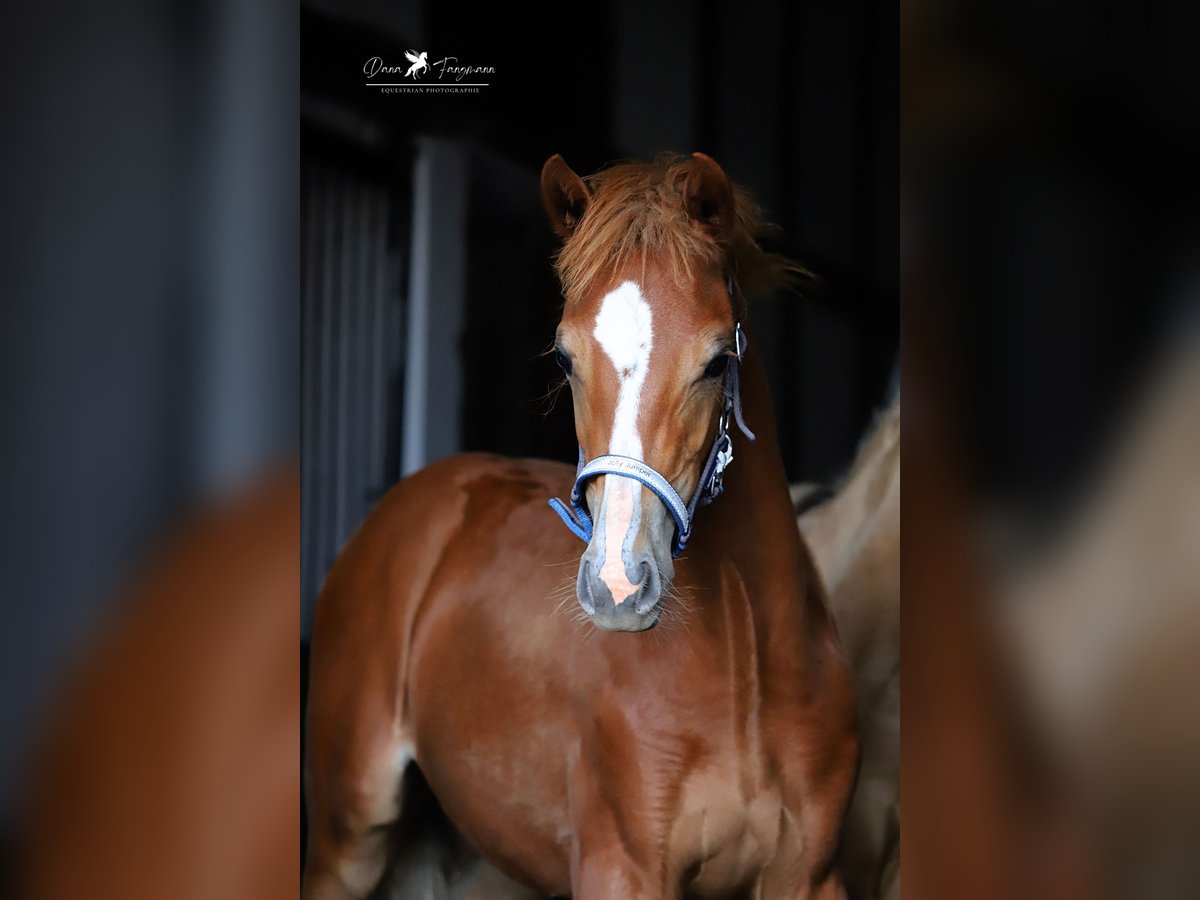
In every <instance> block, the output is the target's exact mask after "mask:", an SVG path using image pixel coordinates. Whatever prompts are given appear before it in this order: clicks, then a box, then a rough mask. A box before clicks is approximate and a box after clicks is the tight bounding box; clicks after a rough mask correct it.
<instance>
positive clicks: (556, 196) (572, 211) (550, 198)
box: [542, 153, 592, 241]
mask: <svg viewBox="0 0 1200 900" xmlns="http://www.w3.org/2000/svg"><path fill="white" fill-rule="evenodd" d="M591 199H592V195H591V192H590V191H588V189H587V185H586V184H584V183H583V179H582V178H580V177H579V176H578V175H576V174H575V172H574V170H572V168H571V167H570V166H568V165H567V161H566V160H565V159H563V158H562V157H561V156H560V155H559V154H557V153H555V154H554V155H553V156H552V157H550V158H549V159H548V160H546V164H545V165H544V166H542V205H543V206H545V207H546V215H547V216H548V217H549V218H550V224H551V225H552V226H554V230H555V231H557V232H558V236H559V237H561V238H562V239H563V240H564V241H565V240H566V239H567V238H569V237H570V236H571V235H572V234H574V233H575V229H576V228H577V227H578V225H579V221H580V220H581V219H582V218H583V214H584V212H585V211H586V210H587V205H588V201H589V200H591Z"/></svg>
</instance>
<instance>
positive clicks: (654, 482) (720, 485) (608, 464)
mask: <svg viewBox="0 0 1200 900" xmlns="http://www.w3.org/2000/svg"><path fill="white" fill-rule="evenodd" d="M726 287H727V288H728V290H729V296H730V299H732V298H733V278H732V276H731V277H729V278H728V279H727V281H726ZM733 335H734V349H735V354H734V356H733V357H731V358H730V360H729V363H728V364H727V365H726V367H725V382H724V385H723V390H722V398H721V418H720V419H719V420H718V422H717V436H716V437H715V438H714V439H713V444H712V449H711V450H709V452H708V460H707V462H705V464H704V468H703V469H701V470H700V481H699V483H698V485H697V487H696V491H695V493H693V494H692V499H691V501H690V502H688V503H684V501H683V498H682V497H680V496H679V492H678V491H676V490H675V488H673V487H672V486H671V482H669V481H668V480H667V479H666V478H664V477H663V476H662V475H661V474H659V473H658V472H657V471H656V470H655V469H654V468H653V467H651V466H649V465H647V464H646V463H644V462H642V461H641V460H640V459H634V458H632V457H629V456H618V455H616V454H612V453H609V454H605V455H604V456H597V457H596V458H595V459H593V460H592V461H591V462H587V463H585V462H584V458H583V447H580V448H579V465H578V467H577V468H576V470H575V485H574V487H572V488H571V507H570V508H568V507H567V505H566V504H565V503H563V502H562V501H561V500H559V499H558V498H557V497H555V498H553V499H552V500H550V501H549V504H550V508H551V509H553V510H554V511H555V512H556V513H558V515H559V518H561V519H562V520H563V524H564V525H566V526H567V528H569V529H571V531H572V532H573V533H574V534H575V535H576V536H577V537H578V538H579V539H580V540H581V541H584V542H585V543H588V542H590V541H591V540H592V517H591V514H590V513H589V512H588V508H587V505H586V504H585V503H584V499H583V488H584V485H585V484H586V482H587V481H589V480H590V479H592V478H595V477H596V476H598V475H619V476H621V477H623V478H632V479H633V480H634V481H638V482H641V483H642V484H644V485H645V486H646V487H648V488H650V490H652V491H653V492H654V493H655V494H657V495H658V498H659V499H660V500H662V502H663V504H664V505H665V506H666V507H667V510H668V512H670V513H671V518H672V519H674V520H675V543H674V546H673V547H672V551H671V555H672V556H673V557H674V556H679V554H680V553H682V552H683V548H684V547H686V546H687V543H688V540H689V539H690V538H691V536H692V519H693V517H694V516H695V514H696V508H697V507H699V506H707V505H708V504H710V503H712V502H713V501H714V500H716V499H717V498H718V497H719V496H721V492H722V491H723V490H724V489H725V478H724V476H725V469H726V468H728V466H729V464H730V463H731V462H733V439H732V438H731V437H730V436H729V423H730V420H731V418H732V420H733V421H735V422H736V423H737V426H738V428H740V429H741V431H742V434H744V435H746V437H747V438H748V439H749V440H751V441H753V440H754V432H753V431H751V430H750V429H749V428H747V427H746V422H745V421H744V420H743V419H742V395H741V390H740V386H739V382H738V364H739V363H741V361H742V355H743V354H744V353H745V352H746V335H745V333H744V332H743V331H742V325H741V323H740V322H739V323H737V324H736V325H735V326H734V332H733Z"/></svg>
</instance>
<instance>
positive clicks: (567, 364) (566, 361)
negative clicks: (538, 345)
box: [554, 347, 571, 375]
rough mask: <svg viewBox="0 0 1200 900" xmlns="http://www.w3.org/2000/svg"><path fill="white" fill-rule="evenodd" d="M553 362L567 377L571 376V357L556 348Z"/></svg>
mask: <svg viewBox="0 0 1200 900" xmlns="http://www.w3.org/2000/svg"><path fill="white" fill-rule="evenodd" d="M554 361H555V362H556V363H558V367H559V368H560V369H562V370H563V371H564V372H565V373H567V374H568V375H570V374H571V357H569V356H567V354H565V353H563V352H562V351H561V350H559V349H558V348H557V347H555V348H554Z"/></svg>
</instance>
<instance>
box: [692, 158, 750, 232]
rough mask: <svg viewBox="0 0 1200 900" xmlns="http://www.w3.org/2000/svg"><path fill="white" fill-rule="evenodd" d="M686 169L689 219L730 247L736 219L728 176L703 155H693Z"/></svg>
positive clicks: (714, 162)
mask: <svg viewBox="0 0 1200 900" xmlns="http://www.w3.org/2000/svg"><path fill="white" fill-rule="evenodd" d="M689 169H690V171H689V172H688V176H687V181H686V182H684V186H683V196H684V203H685V204H686V205H687V214H688V216H689V217H690V218H691V220H692V221H693V222H695V223H696V224H697V225H699V226H700V227H701V228H702V229H704V230H705V231H707V232H708V233H709V234H710V235H712V236H713V237H714V238H716V240H717V242H718V243H721V244H729V243H730V242H731V241H732V240H733V231H734V226H735V224H736V220H737V206H736V203H735V201H734V197H733V184H732V182H730V180H729V176H728V175H726V174H725V170H724V169H722V168H721V167H720V166H719V165H717V161H716V160H715V159H713V158H712V157H711V156H708V155H706V154H704V153H693V154H692V162H691V165H690V166H689Z"/></svg>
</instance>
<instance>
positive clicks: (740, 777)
mask: <svg viewBox="0 0 1200 900" xmlns="http://www.w3.org/2000/svg"><path fill="white" fill-rule="evenodd" d="M542 192H543V199H544V202H545V206H546V209H547V212H548V213H549V215H550V218H551V221H552V224H553V225H554V227H555V228H556V230H557V231H558V232H559V234H560V235H561V236H562V237H563V238H564V242H565V243H564V247H563V250H562V252H561V254H560V256H559V258H558V263H557V268H558V271H559V274H560V277H561V278H562V281H563V285H564V291H565V294H566V305H565V308H564V311H563V316H562V321H561V324H560V325H559V328H558V334H557V339H556V348H557V351H556V352H557V355H558V358H559V361H560V364H561V365H562V366H563V368H564V370H565V371H566V373H567V378H568V380H569V382H570V386H571V390H572V396H573V400H574V408H575V423H576V429H577V433H578V437H579V443H580V447H581V455H582V456H584V457H586V458H587V459H589V460H592V459H595V458H597V457H600V456H602V455H605V454H619V455H621V456H624V457H629V458H632V459H633V460H634V461H635V462H636V463H637V464H638V465H640V466H642V467H644V468H647V469H653V470H656V471H657V472H658V473H662V474H663V476H664V477H665V479H666V480H667V481H669V483H670V487H671V490H672V491H673V492H677V494H678V496H680V497H684V498H686V497H691V496H693V494H694V493H695V492H696V491H697V490H699V489H700V488H702V487H704V485H702V483H701V482H702V481H703V480H704V479H702V478H701V469H702V468H703V467H704V466H705V459H706V457H708V456H709V453H710V447H713V446H715V445H714V440H715V439H717V438H718V437H719V436H720V434H722V433H723V431H722V429H723V425H724V422H725V419H726V415H723V410H724V412H725V413H728V407H727V406H726V407H723V399H722V398H723V397H728V396H729V393H728V390H729V379H730V376H731V374H732V373H735V372H736V371H737V369H736V368H734V367H735V365H736V364H735V362H734V359H735V358H739V357H741V356H742V354H741V353H740V352H739V351H740V350H741V345H740V342H738V340H737V333H738V327H737V326H738V325H739V324H742V325H744V324H745V316H746V310H745V307H744V302H743V295H744V292H746V291H749V290H752V289H753V288H755V287H756V286H764V285H770V284H772V283H778V282H779V281H780V279H781V277H782V275H783V274H784V272H785V269H786V266H785V265H784V264H783V263H782V261H781V260H780V259H779V258H777V257H774V256H772V255H770V254H767V253H764V252H763V251H762V250H761V249H760V248H759V247H758V245H757V243H756V240H755V238H756V234H757V232H758V230H759V227H760V225H759V218H758V213H757V209H756V208H755V206H754V205H753V203H752V201H750V199H749V198H748V196H747V195H746V194H745V193H743V192H742V191H741V190H739V189H736V188H734V186H733V185H732V184H731V182H730V181H729V179H728V178H727V177H726V175H725V173H724V172H723V171H722V170H721V168H720V167H719V166H718V165H717V164H716V163H715V162H714V161H713V160H711V159H709V158H708V157H706V156H703V155H702V154H695V155H693V156H692V157H664V158H660V159H659V160H656V161H655V162H653V163H629V164H622V165H619V166H615V167H613V168H610V169H608V170H606V171H603V172H601V173H598V174H597V175H594V176H592V177H591V178H590V179H588V181H587V182H585V181H584V180H583V179H581V178H580V177H579V176H577V175H576V174H575V173H574V172H573V171H571V169H570V168H568V167H567V165H566V163H565V162H563V160H562V158H561V157H558V156H555V157H552V158H551V159H550V160H549V161H548V162H547V164H546V166H545V168H544V170H543V173H542ZM497 302H502V301H501V300H500V299H499V298H498V299H497ZM752 340H753V338H751V344H750V349H749V351H748V352H746V353H745V354H744V359H743V360H742V365H741V373H742V374H741V401H742V406H743V407H744V413H745V420H746V421H747V422H748V423H749V424H750V425H751V427H752V428H753V430H754V431H755V432H757V441H755V442H754V443H750V442H749V441H746V440H740V439H739V441H738V444H737V448H736V451H737V452H736V455H737V461H736V463H735V464H734V465H733V466H732V467H731V468H730V469H729V472H728V473H727V475H726V477H725V491H724V495H723V496H721V497H720V498H719V499H718V500H716V502H714V503H713V504H712V505H711V506H708V507H705V508H703V509H701V510H700V511H699V512H698V513H697V515H696V516H695V520H694V523H695V528H694V532H692V533H691V534H690V539H691V541H690V544H689V546H688V547H687V550H686V552H685V553H684V554H682V555H680V556H679V557H678V558H673V550H675V549H678V543H679V540H680V538H681V537H682V536H683V535H682V530H681V529H678V528H677V525H676V520H675V518H673V516H672V514H670V513H669V512H668V509H667V506H666V504H665V503H664V502H663V501H662V500H661V499H660V497H659V495H658V494H656V493H655V492H653V491H652V490H650V489H649V488H648V487H647V486H645V484H644V483H643V482H642V481H639V480H634V479H633V478H627V477H619V476H616V475H612V474H609V475H601V476H599V477H596V478H593V479H591V480H589V481H587V482H586V484H585V485H584V486H583V488H582V494H581V500H580V502H581V504H582V505H583V506H584V507H585V510H586V512H587V513H588V515H589V518H590V520H591V521H592V522H594V523H595V527H594V529H591V531H590V537H589V539H588V543H587V545H586V546H583V545H581V544H580V543H579V542H578V541H577V540H576V538H575V537H574V536H572V534H571V533H570V532H569V531H567V529H565V528H563V527H562V525H561V524H560V523H559V521H558V519H557V518H556V517H555V515H554V513H553V512H552V511H551V510H550V509H548V508H547V506H546V501H547V498H550V497H554V496H556V495H565V494H566V493H568V492H569V491H570V490H571V487H572V482H573V481H574V472H573V470H572V468H571V467H570V466H567V465H564V464H561V463H552V462H546V461H540V460H513V459H503V458H500V457H495V456H484V455H469V456H459V457H454V458H452V459H448V460H445V461H442V462H439V463H437V464H435V465H432V466H430V467H428V468H427V469H425V470H423V471H421V472H419V473H417V474H416V475H414V476H412V477H410V478H408V479H406V480H405V481H403V482H401V483H400V484H399V485H398V486H397V487H395V488H394V489H393V490H392V491H391V492H390V493H389V494H388V496H386V497H385V498H384V499H383V501H382V502H381V503H380V504H379V506H378V507H377V508H376V509H375V511H374V512H373V513H372V514H371V516H370V517H369V518H368V519H367V521H366V522H365V523H364V524H363V526H362V527H361V528H360V529H359V531H358V532H357V534H355V536H354V537H353V538H352V539H351V540H350V542H349V543H348V545H347V546H346V548H345V549H344V550H343V552H342V553H341V555H340V556H339V557H338V559H337V561H336V562H335V563H334V566H333V568H332V570H331V571H330V573H329V576H328V579H327V581H326V584H325V586H324V589H323V590H322V593H321V597H320V600H319V603H318V609H317V614H316V620H315V625H314V636H313V644H312V686H311V695H310V701H309V707H308V718H307V729H308V766H307V786H308V798H309V804H310V806H309V809H310V822H311V840H310V845H309V854H308V859H307V861H306V869H305V878H304V889H303V895H304V897H305V898H307V900H334V898H338V900H341V898H357V897H364V896H366V895H367V894H368V893H370V892H371V891H372V890H373V889H374V887H375V886H376V884H377V883H378V882H379V881H380V879H381V877H382V875H383V873H384V871H385V868H386V863H387V859H388V854H389V842H390V841H392V840H393V839H394V838H395V835H394V831H395V829H396V827H397V823H399V822H401V821H402V813H403V812H404V805H405V800H406V797H405V795H404V794H405V791H404V786H405V785H406V784H410V783H411V781H406V780H405V777H404V776H405V773H406V772H408V771H411V770H412V769H413V768H414V767H415V768H419V772H420V775H421V776H423V779H424V781H425V782H426V783H427V784H428V786H429V787H430V788H431V789H432V792H433V794H434V796H435V797H436V799H437V801H438V802H439V804H440V806H441V808H442V809H443V810H444V811H445V813H446V814H447V816H448V817H449V819H450V820H451V821H452V822H453V824H454V825H455V826H456V827H457V829H458V830H459V831H461V833H462V834H463V835H464V836H465V837H466V838H467V839H468V840H469V841H470V842H471V844H472V845H473V846H474V847H476V848H478V850H479V851H480V852H481V853H482V854H483V856H484V857H485V859H486V860H487V861H488V862H489V863H490V864H492V865H493V866H495V867H496V868H497V869H499V870H500V871H501V872H503V873H504V874H505V876H507V877H508V878H511V879H513V880H515V881H516V882H519V883H521V884H523V885H528V886H529V887H531V888H532V889H534V890H536V891H537V892H539V893H540V894H541V895H543V896H556V895H557V896H561V895H571V896H573V897H575V898H577V900H601V898H602V900H609V898H625V900H639V898H640V900H666V898H677V897H695V898H734V897H756V898H771V900H776V898H787V900H793V898H818V897H819V898H830V897H841V896H844V891H843V888H842V884H841V879H840V876H839V874H838V871H837V868H836V865H835V862H836V855H837V850H838V841H839V834H840V830H841V824H842V818H843V815H844V813H845V808H846V803H847V800H848V798H849V795H850V791H851V788H852V786H853V782H854V777H855V770H856V765H857V757H858V742H857V735H856V732H855V712H854V697H853V685H852V680H851V675H850V670H849V666H848V665H847V662H846V658H845V656H844V655H843V653H842V650H841V647H840V645H839V642H838V638H837V634H836V631H835V629H834V625H833V622H832V620H831V618H830V616H829V614H828V612H827V610H826V607H825V601H824V597H823V594H822V590H821V587H820V582H819V579H818V578H817V576H816V573H815V571H814V569H813V566H812V563H811V561H810V559H809V557H808V555H807V552H806V551H805V549H804V547H803V545H802V542H801V540H800V536H799V534H798V532H797V530H796V527H795V520H794V518H793V512H792V506H791V503H790V500H789V496H788V488H787V481H786V478H785V475H784V469H783V464H782V461H781V459H780V455H779V450H778V447H777V444H776V437H775V428H774V423H773V420H772V413H771V403H770V398H769V396H768V392H767V386H766V380H765V377H764V374H763V371H762V367H761V364H760V363H759V361H758V359H757V356H756V354H755V353H754V349H753V343H752ZM723 385H724V387H723ZM735 388H736V385H735ZM734 393H735V395H736V393H737V392H736V390H735V391H734ZM688 530H691V529H690V527H689V529H688ZM559 599H561V600H562V602H563V604H564V605H569V606H576V605H577V611H576V614H575V615H574V616H572V615H570V614H569V611H568V613H563V612H562V611H559V612H557V613H556V611H555V604H556V603H557V602H558V600H559ZM576 601H577V603H576ZM573 619H578V620H580V621H573ZM491 896H495V894H492V895H491Z"/></svg>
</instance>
